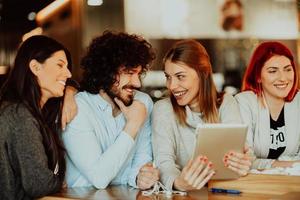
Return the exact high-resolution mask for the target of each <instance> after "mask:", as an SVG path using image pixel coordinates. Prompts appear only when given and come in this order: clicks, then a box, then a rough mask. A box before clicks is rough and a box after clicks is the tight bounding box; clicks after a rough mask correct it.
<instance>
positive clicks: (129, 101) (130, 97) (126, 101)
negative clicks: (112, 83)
mask: <svg viewBox="0 0 300 200" xmlns="http://www.w3.org/2000/svg"><path fill="white" fill-rule="evenodd" d="M126 88H129V89H132V90H137V89H138V88H136V87H134V86H131V85H125V86H123V87H122V89H114V88H111V89H108V90H107V91H105V92H106V93H107V94H108V96H109V97H110V98H111V99H112V100H114V98H115V97H117V98H118V99H119V100H121V101H122V102H123V103H124V105H125V106H130V105H131V104H132V102H133V97H134V96H133V95H127V98H124V97H122V95H121V91H122V90H123V89H126ZM116 105H117V104H116ZM117 106H118V105H117Z"/></svg>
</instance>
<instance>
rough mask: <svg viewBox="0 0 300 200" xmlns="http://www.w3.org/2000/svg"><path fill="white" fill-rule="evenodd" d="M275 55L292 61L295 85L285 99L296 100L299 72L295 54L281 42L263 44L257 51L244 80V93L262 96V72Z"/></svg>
mask: <svg viewBox="0 0 300 200" xmlns="http://www.w3.org/2000/svg"><path fill="white" fill-rule="evenodd" d="M275 55H278V56H285V57H287V58H288V59H289V60H290V61H291V65H292V67H293V70H294V84H293V87H292V89H291V91H290V92H289V94H288V95H287V97H285V101H287V102H290V101H292V100H293V99H294V97H295V95H296V93H297V91H298V88H299V82H298V80H299V77H298V72H297V71H298V70H297V68H296V65H295V62H294V57H293V54H292V53H291V51H290V50H289V49H288V48H287V47H286V46H285V45H283V44H282V43H280V42H263V43H261V44H260V45H259V46H258V47H257V48H256V49H255V51H254V53H253V55H252V57H251V60H250V63H249V65H248V67H247V69H246V72H245V75H244V78H243V85H242V91H245V90H251V91H253V92H254V93H255V94H257V95H258V96H261V95H262V86H261V82H260V81H259V80H260V79H261V70H262V68H263V66H264V64H265V63H266V62H267V61H268V60H269V59H270V58H271V57H273V56H275Z"/></svg>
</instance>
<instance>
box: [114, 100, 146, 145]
mask: <svg viewBox="0 0 300 200" xmlns="http://www.w3.org/2000/svg"><path fill="white" fill-rule="evenodd" d="M114 100H115V102H116V104H117V105H118V106H119V108H120V110H121V111H122V113H123V114H124V116H125V118H126V125H125V128H124V131H125V132H126V133H128V134H129V135H130V136H131V137H132V138H133V139H134V138H135V137H136V134H137V133H138V131H139V129H140V128H141V126H142V125H143V124H144V122H145V120H146V117H147V110H146V106H145V105H144V104H143V103H142V102H140V101H138V100H134V101H133V102H132V104H131V105H130V106H125V105H124V103H123V102H122V101H120V100H119V99H118V98H115V99H114Z"/></svg>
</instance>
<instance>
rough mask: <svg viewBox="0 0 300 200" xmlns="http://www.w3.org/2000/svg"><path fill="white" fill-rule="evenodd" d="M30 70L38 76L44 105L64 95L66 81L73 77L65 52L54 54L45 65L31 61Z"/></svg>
mask: <svg viewBox="0 0 300 200" xmlns="http://www.w3.org/2000/svg"><path fill="white" fill-rule="evenodd" d="M30 68H31V71H32V72H33V73H34V74H35V75H36V76H37V79H38V83H39V86H40V88H41V92H42V100H41V101H42V104H43V103H46V101H47V100H48V99H49V98H52V97H61V96H63V95H64V89H65V85H66V81H67V79H68V78H70V77H71V72H70V71H69V69H68V61H67V58H66V54H65V52H64V51H63V50H60V51H57V52H55V53H53V54H52V56H51V57H49V58H48V59H46V60H45V62H44V63H39V62H38V61H36V60H31V62H30Z"/></svg>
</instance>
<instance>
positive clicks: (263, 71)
mask: <svg viewBox="0 0 300 200" xmlns="http://www.w3.org/2000/svg"><path fill="white" fill-rule="evenodd" d="M242 91H243V92H241V93H239V94H238V95H236V99H237V101H238V105H239V107H240V111H241V116H242V119H243V121H244V122H245V123H246V124H248V135H247V144H248V146H249V147H250V150H251V152H252V153H253V155H255V157H256V159H255V160H254V162H253V165H252V167H253V168H255V169H268V168H272V167H291V166H292V165H293V164H294V163H300V123H299V121H300V112H299V111H300V94H299V92H298V91H299V75H298V70H297V67H296V64H295V59H294V56H293V54H292V52H291V51H290V50H289V49H288V48H287V47H286V46H285V45H284V44H282V43H280V42H276V41H271V42H263V43H261V44H260V45H259V46H258V47H257V48H256V49H255V51H254V53H253V55H252V58H251V60H250V62H249V65H248V67H247V70H246V72H245V75H244V80H243V86H242Z"/></svg>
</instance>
